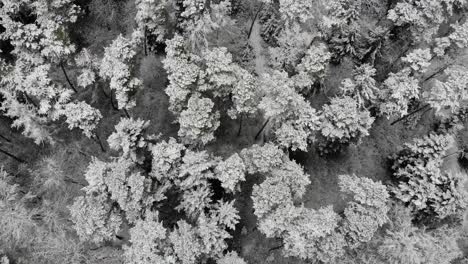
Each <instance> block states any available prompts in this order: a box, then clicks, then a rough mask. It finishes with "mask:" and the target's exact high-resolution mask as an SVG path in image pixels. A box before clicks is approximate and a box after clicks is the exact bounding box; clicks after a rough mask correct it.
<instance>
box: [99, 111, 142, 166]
mask: <svg viewBox="0 0 468 264" xmlns="http://www.w3.org/2000/svg"><path fill="white" fill-rule="evenodd" d="M148 126H149V121H144V120H141V119H137V120H134V119H133V118H122V119H121V120H120V122H119V123H118V124H117V125H116V126H115V132H114V133H112V134H111V135H110V136H109V138H108V139H107V142H108V143H109V146H110V147H111V148H112V149H114V150H118V151H122V152H123V156H124V157H129V158H131V159H132V160H134V161H138V159H139V157H137V151H138V150H139V149H143V148H145V147H146V146H147V144H148V141H147V140H146V139H147V138H148V136H145V130H146V129H147V128H148Z"/></svg>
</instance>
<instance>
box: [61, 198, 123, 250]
mask: <svg viewBox="0 0 468 264" xmlns="http://www.w3.org/2000/svg"><path fill="white" fill-rule="evenodd" d="M106 196H107V195H105V194H99V193H98V194H93V193H89V194H86V195H85V196H79V197H78V198H76V199H75V202H74V203H73V205H71V206H70V207H69V209H70V214H71V220H72V221H73V223H74V224H75V225H74V228H75V230H76V232H77V233H78V236H79V237H80V239H81V240H85V241H92V242H94V243H97V244H99V243H102V242H103V241H108V240H112V239H113V238H114V236H115V235H116V234H117V233H118V232H119V230H120V226H121V224H122V216H121V215H120V212H119V211H118V210H117V209H115V208H112V206H111V205H110V204H109V203H107V197H106Z"/></svg>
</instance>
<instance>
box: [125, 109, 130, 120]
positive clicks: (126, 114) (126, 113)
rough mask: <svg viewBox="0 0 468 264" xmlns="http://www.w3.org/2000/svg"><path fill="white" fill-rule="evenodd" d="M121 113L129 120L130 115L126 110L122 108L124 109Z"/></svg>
mask: <svg viewBox="0 0 468 264" xmlns="http://www.w3.org/2000/svg"><path fill="white" fill-rule="evenodd" d="M123 112H124V113H125V116H126V117H127V118H130V114H129V113H128V111H127V109H125V108H124V109H123Z"/></svg>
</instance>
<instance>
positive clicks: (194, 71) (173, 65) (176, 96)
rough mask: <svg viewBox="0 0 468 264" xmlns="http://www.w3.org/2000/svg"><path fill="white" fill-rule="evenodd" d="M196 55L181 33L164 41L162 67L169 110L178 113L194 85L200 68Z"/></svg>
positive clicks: (200, 72)
mask: <svg viewBox="0 0 468 264" xmlns="http://www.w3.org/2000/svg"><path fill="white" fill-rule="evenodd" d="M197 60H198V57H197V56H196V55H193V54H191V53H190V52H189V50H188V47H187V46H186V43H185V41H184V38H183V37H182V36H181V35H175V36H174V37H173V38H172V39H170V40H167V41H166V58H165V59H164V60H163V64H164V69H165V70H166V71H167V73H168V79H169V85H168V86H167V87H166V89H165V92H166V94H167V95H168V96H169V110H171V111H172V112H173V113H174V114H176V115H179V114H180V112H182V110H183V109H184V107H185V105H186V102H187V99H188V98H189V96H190V94H191V92H192V90H195V89H196V88H195V85H196V84H197V82H198V78H199V76H201V75H202V70H201V69H200V67H198V65H197V64H196V63H195V62H196V61H197Z"/></svg>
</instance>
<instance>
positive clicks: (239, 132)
mask: <svg viewBox="0 0 468 264" xmlns="http://www.w3.org/2000/svg"><path fill="white" fill-rule="evenodd" d="M243 117H244V115H242V114H241V116H240V122H239V130H237V137H239V136H240V134H241V131H242V119H243Z"/></svg>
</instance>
